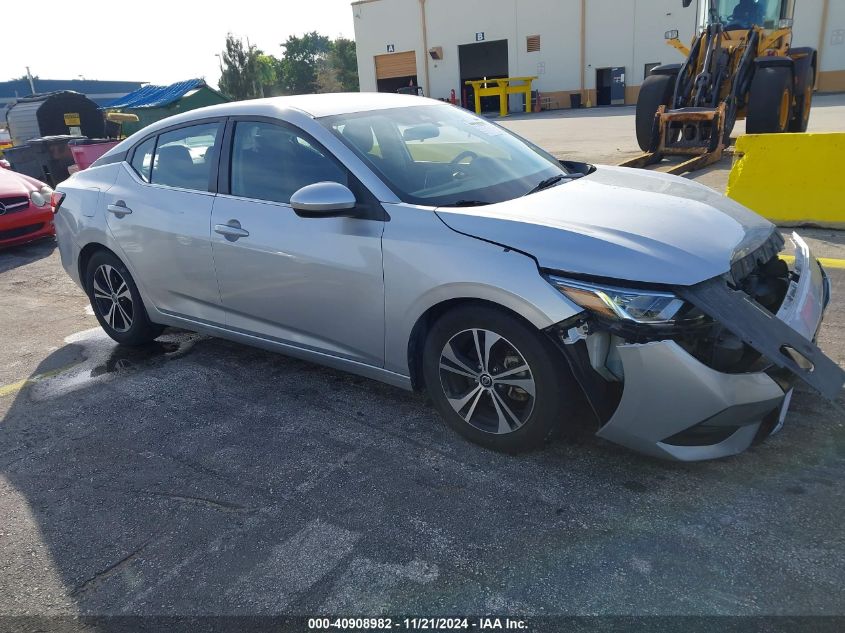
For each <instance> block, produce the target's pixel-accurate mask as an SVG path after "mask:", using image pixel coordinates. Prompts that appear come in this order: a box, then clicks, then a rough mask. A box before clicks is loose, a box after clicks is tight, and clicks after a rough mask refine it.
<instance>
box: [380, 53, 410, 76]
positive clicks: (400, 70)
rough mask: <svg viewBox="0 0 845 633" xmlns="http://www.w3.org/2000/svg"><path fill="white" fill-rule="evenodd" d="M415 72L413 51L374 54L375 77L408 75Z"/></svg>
mask: <svg viewBox="0 0 845 633" xmlns="http://www.w3.org/2000/svg"><path fill="white" fill-rule="evenodd" d="M416 74H417V54H416V53H415V52H414V51H405V52H402V53H389V54H387V55H376V79H391V78H393V77H409V76H412V75H416Z"/></svg>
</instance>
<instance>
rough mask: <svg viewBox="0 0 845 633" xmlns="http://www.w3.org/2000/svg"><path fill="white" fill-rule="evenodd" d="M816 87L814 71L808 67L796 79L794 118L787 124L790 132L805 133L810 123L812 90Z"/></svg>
mask: <svg viewBox="0 0 845 633" xmlns="http://www.w3.org/2000/svg"><path fill="white" fill-rule="evenodd" d="M815 85H816V69H815V68H813V67H812V66H809V67H808V68H807V70H806V71H805V72H804V76H803V77H799V79H798V94H797V95H796V96H795V102H796V106H795V116H794V117H792V120H791V121H790V122H789V131H790V132H806V131H807V125H809V123H810V109H811V108H812V105H813V88H814V87H815Z"/></svg>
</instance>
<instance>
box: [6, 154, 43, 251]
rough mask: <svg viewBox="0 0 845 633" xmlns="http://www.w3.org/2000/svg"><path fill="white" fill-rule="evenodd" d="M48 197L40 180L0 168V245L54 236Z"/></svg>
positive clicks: (12, 244) (10, 244)
mask: <svg viewBox="0 0 845 633" xmlns="http://www.w3.org/2000/svg"><path fill="white" fill-rule="evenodd" d="M52 196H53V190H52V189H50V187H48V186H47V185H45V184H44V183H43V182H40V181H38V180H35V178H30V177H29V176H24V175H23V174H19V173H17V172H14V171H11V170H9V169H0V248H3V247H5V246H15V245H16V244H24V243H26V242H31V241H33V240H37V239H40V238H42V237H49V236H51V235H55V234H56V229H55V227H54V226H53V206H52Z"/></svg>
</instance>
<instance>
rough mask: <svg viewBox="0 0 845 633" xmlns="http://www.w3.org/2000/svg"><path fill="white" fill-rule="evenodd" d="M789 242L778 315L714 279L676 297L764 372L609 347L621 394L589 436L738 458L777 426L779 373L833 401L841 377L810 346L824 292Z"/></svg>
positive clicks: (821, 280)
mask: <svg viewBox="0 0 845 633" xmlns="http://www.w3.org/2000/svg"><path fill="white" fill-rule="evenodd" d="M793 241H794V243H795V246H796V253H795V264H794V267H793V274H792V276H791V281H790V284H789V288H788V290H787V292H786V295H785V297H784V300H783V302H782V304H781V307H780V309H779V310H778V312H777V315H772V314H771V313H770V312H768V311H766V310H765V309H763V308H761V307H760V306H759V305H758V304H756V303H755V302H754V301H752V300H750V299H749V297H748V296H747V295H745V294H744V293H742V292H740V291H735V290H731V289H730V288H729V286H728V285H727V282H726V281H725V280H723V279H718V280H710V281H709V282H704V283H703V284H698V285H697V286H693V287H690V288H686V289H679V293H678V294H679V295H680V296H682V297H683V298H684V299H686V300H687V301H689V302H691V303H693V304H695V305H696V306H698V307H699V308H700V309H701V310H702V311H704V312H705V313H706V314H708V315H709V316H710V317H712V318H713V319H714V320H716V321H717V322H719V323H721V324H722V325H724V326H725V327H726V328H728V329H729V330H731V331H732V332H733V333H734V334H735V335H736V336H738V337H739V338H741V339H742V340H743V341H744V343H746V344H747V345H749V346H751V347H752V348H754V349H755V350H757V351H758V352H759V353H760V354H761V355H762V356H763V357H764V358H765V360H766V361H767V362H768V363H769V365H768V366H767V367H765V368H764V369H765V370H761V371H756V372H751V373H732V374H729V373H722V372H720V371H716V370H715V369H712V368H710V367H708V366H707V365H705V364H704V363H703V362H701V361H700V360H698V359H696V358H695V357H694V356H692V355H691V354H690V353H688V352H687V351H686V350H685V349H684V348H683V347H681V345H679V344H678V343H677V342H675V341H673V340H658V341H650V342H645V343H623V344H620V345H617V346H616V351H617V352H618V355H619V358H620V359H621V363H622V368H623V370H624V386H623V390H622V396H621V399H620V401H619V404H618V406H617V407H616V410H615V412H614V413H613V414H612V416H611V417H610V418H609V420H608V421H607V422H606V423H605V424H604V425H603V426H601V428H600V429H599V431H598V433H597V435H598V436H599V437H602V438H604V439H607V440H610V441H612V442H615V443H617V444H621V445H623V446H626V447H629V448H631V449H634V450H637V451H640V452H642V453H646V454H649V455H653V456H655V457H661V458H668V459H675V460H681V461H694V460H704V459H713V458H718V457H725V456H728V455H733V454H736V453H740V452H742V451H744V450H745V449H746V448H748V447H749V446H750V445H751V443H752V441H753V440H754V439H755V437H757V436H758V434H760V433H761V432H762V430H761V426H763V425H764V424H767V425H768V427H767V428H768V429H771V428H773V427H774V426H775V423H777V421H778V419H779V418H780V419H781V420H782V415H783V414H785V411H784V410H782V409H785V405H784V401H785V400H786V406H788V398H786V394H787V393H788V390H789V387H788V384H787V382H788V381H785V380H783V378H782V377H783V376H784V375H789V374H792V375H794V376H797V377H798V378H800V379H802V380H804V381H805V382H807V383H808V384H809V385H810V386H812V387H814V388H815V389H816V390H817V391H819V392H820V393H822V395H825V396H826V397H828V398H834V397H835V396H836V394H838V392H839V390H840V389H841V387H842V383H843V372H842V370H841V369H840V368H839V367H838V365H836V364H835V363H833V361H831V360H830V359H828V358H827V357H825V356H824V355H823V354H822V353H821V351H820V350H819V349H818V348H817V347H816V346H815V345H814V344H813V342H812V340H813V339H814V338H815V335H816V332H817V331H818V328H819V327H820V325H821V321H822V317H823V313H824V310H825V307H826V306H827V303H828V301H829V299H830V284H829V281H828V279H827V276H826V275H825V273H824V270H823V269H822V268H821V266H820V265H819V263H818V262H817V261H816V259H815V257H813V256H812V254H811V253H810V251H809V248H807V245H806V244H805V243H804V242H803V240H801V238H800V237H799V236H797V235H795V234H793ZM773 422H774V423H773Z"/></svg>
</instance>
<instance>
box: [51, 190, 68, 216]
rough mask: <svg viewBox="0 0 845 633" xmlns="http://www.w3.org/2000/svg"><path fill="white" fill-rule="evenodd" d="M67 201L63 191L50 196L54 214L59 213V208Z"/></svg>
mask: <svg viewBox="0 0 845 633" xmlns="http://www.w3.org/2000/svg"><path fill="white" fill-rule="evenodd" d="M64 201H65V194H63V193H62V192H61V191H54V192H53V193H52V194H51V195H50V206H51V207H52V208H53V213H58V212H59V207H60V206H62V202H64Z"/></svg>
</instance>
